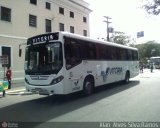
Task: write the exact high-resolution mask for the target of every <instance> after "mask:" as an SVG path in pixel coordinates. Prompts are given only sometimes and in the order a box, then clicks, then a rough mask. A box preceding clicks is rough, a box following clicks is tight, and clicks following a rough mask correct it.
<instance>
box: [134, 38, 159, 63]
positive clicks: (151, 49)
mask: <svg viewBox="0 0 160 128" xmlns="http://www.w3.org/2000/svg"><path fill="white" fill-rule="evenodd" d="M136 48H138V50H139V57H140V60H141V61H143V62H146V61H147V59H149V58H150V57H152V56H160V43H157V42H155V41H148V42H146V43H144V44H139V45H136Z"/></svg>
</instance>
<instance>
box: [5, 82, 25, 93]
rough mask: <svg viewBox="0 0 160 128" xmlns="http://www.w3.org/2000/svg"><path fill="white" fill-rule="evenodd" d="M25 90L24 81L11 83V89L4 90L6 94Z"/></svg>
mask: <svg viewBox="0 0 160 128" xmlns="http://www.w3.org/2000/svg"><path fill="white" fill-rule="evenodd" d="M19 92H25V84H24V82H19V83H13V84H12V85H11V89H9V90H6V94H11V93H19Z"/></svg>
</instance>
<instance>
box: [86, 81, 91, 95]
mask: <svg viewBox="0 0 160 128" xmlns="http://www.w3.org/2000/svg"><path fill="white" fill-rule="evenodd" d="M85 92H86V94H88V95H89V94H91V93H92V83H91V82H89V81H87V82H86V84H85Z"/></svg>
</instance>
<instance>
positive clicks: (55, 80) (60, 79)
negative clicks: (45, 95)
mask: <svg viewBox="0 0 160 128" xmlns="http://www.w3.org/2000/svg"><path fill="white" fill-rule="evenodd" d="M63 79H64V77H63V76H59V77H57V78H56V79H53V80H52V82H51V83H50V85H53V84H57V83H59V82H60V81H62V80H63Z"/></svg>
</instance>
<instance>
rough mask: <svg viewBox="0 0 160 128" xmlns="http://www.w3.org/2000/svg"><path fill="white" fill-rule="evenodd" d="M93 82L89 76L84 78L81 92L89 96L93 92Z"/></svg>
mask: <svg viewBox="0 0 160 128" xmlns="http://www.w3.org/2000/svg"><path fill="white" fill-rule="evenodd" d="M93 87H94V83H93V80H92V79H91V78H86V79H85V80H84V84H83V94H84V95H85V96H89V95H91V94H92V93H93Z"/></svg>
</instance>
